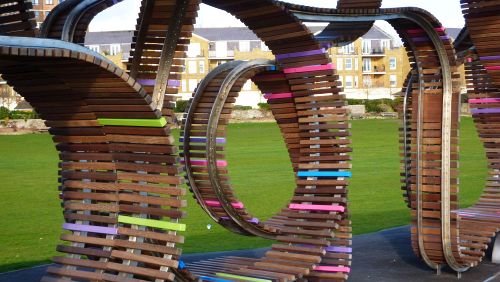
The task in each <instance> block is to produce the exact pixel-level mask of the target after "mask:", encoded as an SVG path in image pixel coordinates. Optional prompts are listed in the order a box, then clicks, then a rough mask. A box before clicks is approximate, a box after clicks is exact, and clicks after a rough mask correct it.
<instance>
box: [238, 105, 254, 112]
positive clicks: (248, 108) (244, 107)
mask: <svg viewBox="0 0 500 282" xmlns="http://www.w3.org/2000/svg"><path fill="white" fill-rule="evenodd" d="M233 109H234V110H240V111H248V110H251V109H252V107H251V106H241V105H235V106H234V108H233Z"/></svg>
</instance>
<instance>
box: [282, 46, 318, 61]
mask: <svg viewBox="0 0 500 282" xmlns="http://www.w3.org/2000/svg"><path fill="white" fill-rule="evenodd" d="M325 53H326V50H325V49H324V48H322V49H319V50H311V51H304V52H295V53H288V54H279V55H276V60H283V59H289V58H297V57H307V56H314V55H321V54H325Z"/></svg>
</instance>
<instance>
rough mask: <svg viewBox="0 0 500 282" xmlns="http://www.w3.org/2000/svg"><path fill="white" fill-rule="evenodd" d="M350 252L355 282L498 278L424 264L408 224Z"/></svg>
mask: <svg viewBox="0 0 500 282" xmlns="http://www.w3.org/2000/svg"><path fill="white" fill-rule="evenodd" d="M353 245H354V246H353V247H354V250H353V251H354V254H353V258H354V260H353V265H352V271H351V278H350V279H349V281H355V282H357V281H359V282H365V281H366V282H368V281H369V282H400V281H415V282H428V281H439V282H448V281H450V282H451V281H455V282H456V281H463V282H473V281H478V282H500V265H497V264H493V263H491V262H489V261H486V262H484V263H483V264H481V265H480V266H479V267H476V268H473V269H471V270H469V271H468V272H466V273H464V274H462V279H461V280H458V279H457V276H456V274H455V273H453V272H452V271H451V270H449V269H445V270H444V271H443V273H442V274H441V275H440V276H437V275H436V274H435V272H434V271H432V270H430V269H429V268H428V267H427V266H426V265H424V264H423V263H422V262H421V261H420V260H419V259H418V258H417V257H415V255H414V254H413V251H412V250H411V247H410V231H409V227H408V226H404V227H398V228H393V229H388V230H384V231H380V232H377V233H371V234H365V235H359V236H354V240H353ZM265 251H266V249H257V250H246V251H232V252H218V253H204V254H191V255H185V256H183V257H182V259H183V260H184V261H185V262H188V263H191V262H196V261H200V260H206V259H210V258H214V257H220V256H246V257H259V256H262V254H263V253H264V252H265ZM46 267H47V265H41V266H38V267H34V268H29V269H23V270H18V271H13V272H7V273H0V282H7V281H8V282H18V281H22V282H34V281H39V280H40V278H41V277H42V276H43V274H44V272H45V268H46Z"/></svg>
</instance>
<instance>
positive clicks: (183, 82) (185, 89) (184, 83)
mask: <svg viewBox="0 0 500 282" xmlns="http://www.w3.org/2000/svg"><path fill="white" fill-rule="evenodd" d="M181 90H182V92H186V91H187V81H186V80H185V79H183V80H181Z"/></svg>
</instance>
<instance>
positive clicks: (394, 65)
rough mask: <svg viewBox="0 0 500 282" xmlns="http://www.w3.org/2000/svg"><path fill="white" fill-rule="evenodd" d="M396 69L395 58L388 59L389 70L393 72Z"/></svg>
mask: <svg viewBox="0 0 500 282" xmlns="http://www.w3.org/2000/svg"><path fill="white" fill-rule="evenodd" d="M396 67H397V59H396V57H390V58H389V68H390V69H391V70H395V69H396Z"/></svg>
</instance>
